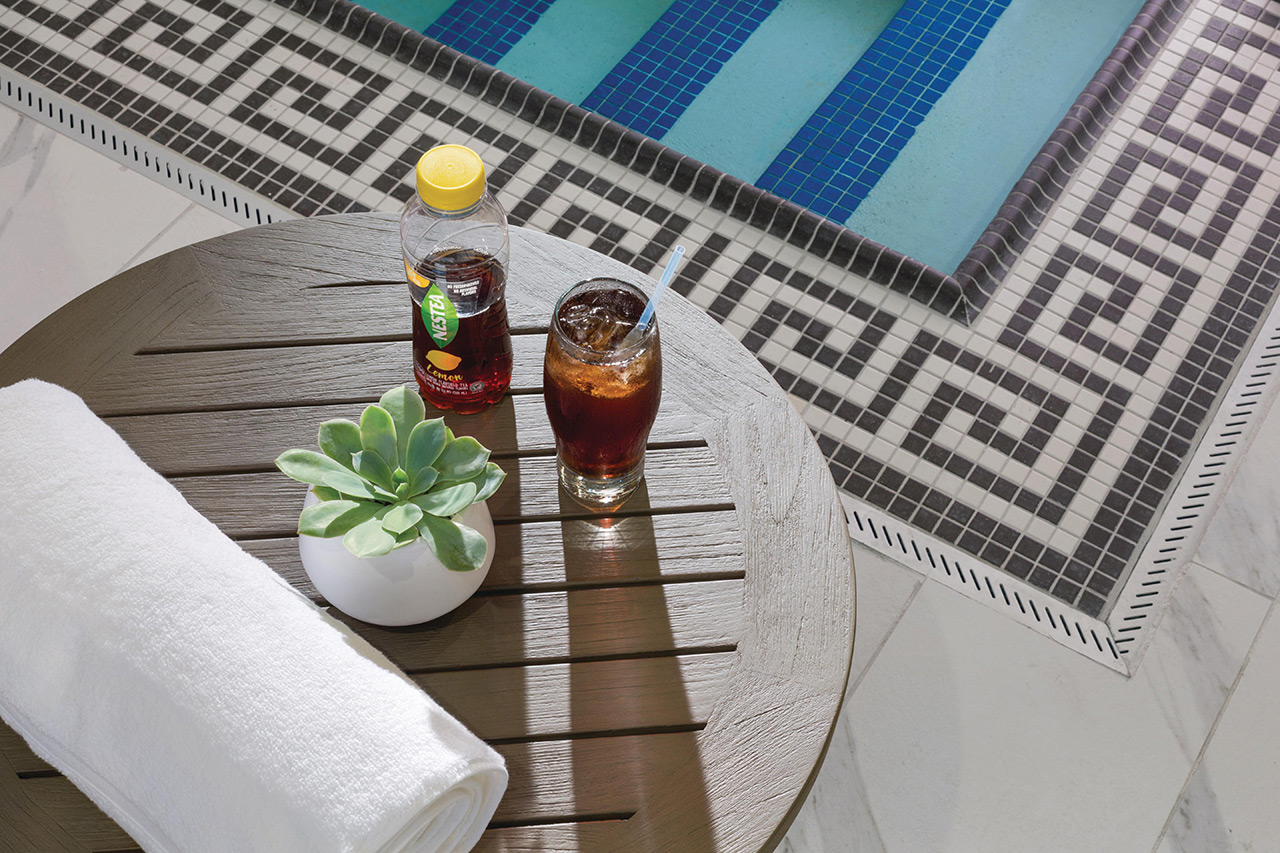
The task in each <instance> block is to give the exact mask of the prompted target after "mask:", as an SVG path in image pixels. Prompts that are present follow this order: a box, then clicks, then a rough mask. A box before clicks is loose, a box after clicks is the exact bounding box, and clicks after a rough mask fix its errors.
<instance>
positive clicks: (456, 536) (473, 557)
mask: <svg viewBox="0 0 1280 853" xmlns="http://www.w3.org/2000/svg"><path fill="white" fill-rule="evenodd" d="M418 532H419V533H421V534H422V538H423V539H425V540H427V544H428V545H430V546H431V550H432V551H434V552H435V555H436V557H438V558H439V559H440V562H441V563H444V565H445V567H446V568H448V569H452V570H453V571H455V572H471V571H475V570H476V569H478V568H480V567H481V566H482V565H484V558H485V554H486V553H487V552H488V550H489V543H488V542H486V541H485V538H484V536H482V535H480V532H479V531H478V530H475V529H473V528H470V527H467V526H466V525H465V524H458V523H457V522H455V521H450V520H449V519H447V518H437V517H436V516H434V515H424V516H423V517H422V520H421V521H419V522H418Z"/></svg>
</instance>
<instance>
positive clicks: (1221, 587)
mask: <svg viewBox="0 0 1280 853" xmlns="http://www.w3.org/2000/svg"><path fill="white" fill-rule="evenodd" d="M1269 605H1270V602H1269V600H1268V599H1266V598H1264V597H1263V596H1260V595H1258V594H1257V593H1254V592H1252V591H1250V590H1247V589H1245V588H1243V587H1241V586H1239V585H1238V584H1236V583H1233V582H1231V581H1229V580H1226V579H1224V578H1222V577H1220V576H1218V575H1215V574H1214V573H1212V572H1210V571H1207V570H1205V569H1204V568H1203V567H1198V566H1197V567H1193V568H1192V570H1191V571H1190V572H1189V574H1188V576H1187V577H1186V579H1185V580H1184V582H1183V583H1182V584H1181V585H1180V586H1179V588H1178V590H1177V592H1176V593H1175V595H1174V600H1173V602H1172V604H1171V606H1170V609H1169V611H1168V613H1167V614H1166V616H1165V618H1164V620H1163V622H1162V624H1161V626H1160V629H1159V631H1158V633H1157V636H1156V638H1155V640H1154V642H1153V644H1152V647H1151V649H1150V650H1149V651H1148V653H1147V655H1146V657H1145V659H1144V661H1143V664H1142V666H1141V667H1140V668H1139V670H1138V672H1137V674H1136V675H1135V676H1133V677H1132V678H1130V679H1125V678H1123V677H1122V676H1120V675H1118V674H1116V673H1114V672H1112V671H1110V670H1107V669H1105V668H1103V667H1100V666H1098V665H1097V664H1096V663H1093V662H1092V661H1089V660H1087V659H1085V658H1083V657H1081V656H1079V655H1077V654H1075V653H1074V652H1072V651H1070V650H1068V649H1065V648H1063V647H1062V646H1059V645H1058V644H1056V643H1053V642H1051V641H1049V640H1047V639H1045V638H1043V637H1040V636H1038V635H1036V634H1034V633H1032V632H1030V631H1028V630H1027V629H1025V628H1023V627H1022V626H1019V625H1016V624H1014V623H1013V622H1011V621H1010V620H1008V619H1006V618H1004V617H1003V616H1001V615H1000V614H998V613H995V612H993V611H991V610H990V609H989V608H986V607H983V606H982V605H980V604H978V603H976V602H972V601H970V600H968V599H966V598H964V597H962V596H961V595H959V594H958V593H956V592H953V591H952V590H950V589H947V588H946V587H943V586H942V585H941V584H938V583H936V582H934V581H927V582H926V583H925V584H924V586H923V587H922V588H921V590H920V592H919V593H918V594H917V595H916V597H915V599H914V600H913V601H912V602H911V604H910V606H909V607H908V609H907V612H906V614H905V615H904V616H903V617H902V619H901V621H900V622H899V623H898V625H897V627H896V628H895V629H894V631H893V633H892V634H891V635H890V637H889V640H888V642H886V643H885V645H884V647H883V648H882V649H881V650H880V653H879V655H877V657H876V659H875V660H874V662H873V663H872V665H871V668H870V669H869V670H868V671H867V673H866V675H865V676H864V677H863V679H862V681H861V683H860V684H859V685H858V686H857V689H856V690H855V692H854V694H853V696H852V698H851V701H850V702H849V703H847V705H846V708H845V710H844V712H843V713H842V715H841V720H840V722H839V726H840V727H841V728H842V729H844V730H845V733H844V735H842V737H846V736H847V744H846V743H845V742H844V741H842V742H841V744H840V747H839V750H838V751H837V748H836V746H835V745H833V748H832V753H833V754H832V755H831V756H829V757H828V759H827V761H828V763H832V762H839V763H841V764H842V765H843V764H847V766H842V767H841V770H840V772H841V775H842V776H844V777H846V778H847V779H849V780H850V781H849V782H848V789H847V790H846V791H843V792H841V794H842V796H843V802H842V803H841V802H840V800H839V797H837V796H836V794H835V792H830V793H827V794H825V795H824V796H826V797H828V798H829V802H827V803H826V804H825V810H826V811H827V813H828V814H831V815H834V817H832V818H830V822H829V823H828V824H827V825H825V826H824V827H823V832H818V833H812V834H810V833H800V832H796V833H794V837H793V838H792V841H793V842H795V843H793V845H792V848H791V849H792V850H794V851H797V853H801V851H804V853H812V852H813V851H822V853H825V851H830V850H841V849H842V850H850V849H863V847H865V848H866V849H870V850H879V849H883V850H886V851H890V853H897V851H902V853H912V852H913V851H921V850H931V851H933V850H936V851H984V853H986V852H987V851H990V853H999V851H1019V853H1020V852H1021V851H1025V850H1029V849H1034V850H1038V851H1056V850H1062V851H1079V850H1090V851H1112V850H1114V851H1132V850H1144V849H1151V846H1152V845H1153V844H1154V843H1155V841H1156V839H1157V838H1158V837H1159V835H1160V832H1161V828H1162V826H1163V824H1164V822H1165V819H1166V818H1167V816H1168V814H1169V808H1170V804H1171V803H1173V802H1174V801H1175V800H1176V798H1177V795H1178V792H1179V790H1180V789H1181V787H1182V783H1183V781H1184V780H1185V778H1186V776H1187V773H1188V772H1189V770H1190V768H1191V766H1192V762H1193V760H1194V758H1195V756H1196V755H1197V754H1198V752H1199V750H1200V748H1201V746H1202V744H1203V742H1204V739H1205V737H1206V736H1207V734H1208V733H1209V730H1210V727H1211V726H1212V724H1213V722H1214V720H1215V719H1216V717H1217V713H1218V710H1219V708H1220V706H1221V704H1222V702H1223V700H1224V699H1225V697H1226V695H1227V692H1228V690H1229V688H1230V685H1231V684H1232V682H1233V681H1234V679H1235V676H1236V673H1237V671H1238V669H1239V667H1240V664H1241V662H1242V661H1243V659H1244V656H1245V653H1246V651H1247V650H1248V648H1249V646H1250V643H1251V642H1252V640H1253V637H1254V635H1255V633H1256V631H1257V629H1258V626H1259V625H1260V624H1261V622H1262V620H1263V618H1264V616H1265V614H1266V611H1267V608H1268V607H1269ZM824 772H825V771H824ZM841 807H842V808H843V810H844V811H843V813H842V812H841V811H840V809H841ZM845 832H847V833H857V834H856V835H853V836H851V837H852V838H856V839H857V840H858V841H859V842H860V843H861V844H862V847H856V846H849V845H848V844H846V846H843V847H841V846H838V842H837V841H836V840H835V839H839V838H841V837H843V836H842V835H841V833H845ZM802 841H803V842H804V843H800V842H802Z"/></svg>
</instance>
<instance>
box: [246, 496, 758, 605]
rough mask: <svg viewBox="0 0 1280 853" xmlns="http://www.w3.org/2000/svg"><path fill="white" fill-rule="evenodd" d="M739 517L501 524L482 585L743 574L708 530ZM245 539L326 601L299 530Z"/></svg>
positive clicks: (727, 547) (534, 586)
mask: <svg viewBox="0 0 1280 853" xmlns="http://www.w3.org/2000/svg"><path fill="white" fill-rule="evenodd" d="M737 523H738V521H737V517H736V515H735V514H734V513H733V511H732V510H720V511H717V512H714V513H706V514H703V513H678V514H672V515H654V516H628V517H625V518H616V519H607V520H603V521H602V520H597V519H574V520H570V521H540V522H526V523H523V524H500V525H498V526H497V528H495V531H494V533H495V537H494V538H495V540H496V541H495V546H494V555H493V565H492V566H490V567H489V574H488V575H487V576H486V577H485V579H484V583H482V584H481V586H480V588H481V590H483V591H492V590H502V591H508V592H510V591H517V590H523V591H529V592H533V591H538V590H545V589H548V588H555V589H572V588H574V587H580V586H602V585H603V586H616V585H622V584H634V583H654V582H656V581H660V582H663V583H670V582H677V581H687V580H697V579H716V578H727V577H743V576H744V575H745V574H746V561H745V558H744V555H743V552H742V548H741V546H740V545H739V544H738V542H736V541H728V540H726V539H725V538H723V537H722V536H721V535H719V534H712V533H711V532H709V531H712V530H733V529H735V528H736V527H737ZM543 525H558V526H559V528H560V535H559V536H558V537H557V536H555V535H554V534H551V535H548V531H547V530H545V529H543ZM240 544H241V547H243V548H244V549H245V550H246V551H248V552H249V553H250V554H253V555H254V556H255V557H258V558H259V559H261V560H263V561H264V562H266V563H267V565H269V566H271V568H273V569H275V571H276V572H278V573H279V574H280V575H281V576H283V577H284V578H285V579H286V580H287V581H289V583H291V584H292V585H293V586H294V587H296V588H297V589H299V590H300V591H302V592H303V593H304V594H305V595H307V597H309V598H311V599H312V600H313V601H318V600H319V598H320V595H319V593H317V592H316V591H315V587H314V586H312V585H311V581H310V580H309V579H308V578H307V575H306V572H305V571H304V570H303V568H302V561H301V559H300V558H299V557H298V541H297V537H296V536H290V537H285V538H281V539H251V540H247V541H244V542H242V543H240Z"/></svg>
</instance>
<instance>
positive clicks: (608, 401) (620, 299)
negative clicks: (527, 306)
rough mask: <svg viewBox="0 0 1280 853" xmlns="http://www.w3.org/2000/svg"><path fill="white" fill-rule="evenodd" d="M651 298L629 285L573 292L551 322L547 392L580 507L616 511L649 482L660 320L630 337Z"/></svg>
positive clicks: (604, 284)
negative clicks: (646, 459) (648, 452)
mask: <svg viewBox="0 0 1280 853" xmlns="http://www.w3.org/2000/svg"><path fill="white" fill-rule="evenodd" d="M646 299H647V297H646V296H645V294H644V291H642V290H640V288H638V287H636V286H634V285H631V284H627V283H626V282H623V281H617V280H615V279H608V278H596V279H591V280H589V281H584V282H580V283H579V284H575V285H574V286H573V287H571V288H569V290H567V291H566V292H565V293H564V295H563V296H561V297H560V300H559V301H558V302H557V303H556V308H555V311H554V313H553V314H552V317H551V330H550V332H549V333H548V335H547V354H546V359H545V361H544V362H543V388H544V393H545V396H546V403H547V417H548V418H549V419H550V421H551V428H552V430H554V432H555V436H556V465H557V468H558V471H559V475H560V484H561V486H563V487H564V490H565V491H566V492H568V493H569V495H570V496H572V497H573V498H574V499H575V500H577V501H578V502H579V503H581V504H583V505H585V506H588V507H591V508H596V509H616V508H617V507H619V506H621V505H622V503H623V502H624V501H625V500H626V499H627V498H628V497H630V495H631V493H632V492H634V491H635V489H636V486H638V485H639V484H640V479H641V477H643V476H644V448H645V443H646V442H647V441H648V439H649V429H650V428H651V427H652V426H653V420H654V417H655V416H656V415H657V414H658V403H659V402H660V401H661V399H662V347H661V344H660V342H659V338H658V323H657V318H654V319H653V320H652V321H651V322H650V323H649V325H648V326H647V327H646V328H645V330H644V331H643V333H641V334H639V335H638V336H633V337H631V338H628V333H629V332H631V330H632V329H633V328H634V327H635V325H636V321H638V320H639V319H640V314H641V313H642V312H643V311H644V307H645V302H646Z"/></svg>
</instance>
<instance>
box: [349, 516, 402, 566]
mask: <svg viewBox="0 0 1280 853" xmlns="http://www.w3.org/2000/svg"><path fill="white" fill-rule="evenodd" d="M342 544H343V545H345V546H347V550H348V551H350V552H351V553H352V554H355V555H356V556H357V557H381V556H382V555H383V554H388V553H390V552H391V549H392V548H394V547H396V537H394V536H392V535H391V534H390V533H388V532H387V531H385V530H383V529H382V520H381V519H379V518H378V517H377V516H374V517H373V518H371V519H369V520H368V521H365V522H363V523H361V524H357V525H356V526H355V527H353V528H351V529H350V530H349V531H347V535H346V536H343V537H342Z"/></svg>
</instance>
